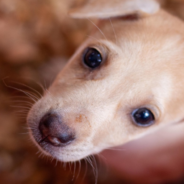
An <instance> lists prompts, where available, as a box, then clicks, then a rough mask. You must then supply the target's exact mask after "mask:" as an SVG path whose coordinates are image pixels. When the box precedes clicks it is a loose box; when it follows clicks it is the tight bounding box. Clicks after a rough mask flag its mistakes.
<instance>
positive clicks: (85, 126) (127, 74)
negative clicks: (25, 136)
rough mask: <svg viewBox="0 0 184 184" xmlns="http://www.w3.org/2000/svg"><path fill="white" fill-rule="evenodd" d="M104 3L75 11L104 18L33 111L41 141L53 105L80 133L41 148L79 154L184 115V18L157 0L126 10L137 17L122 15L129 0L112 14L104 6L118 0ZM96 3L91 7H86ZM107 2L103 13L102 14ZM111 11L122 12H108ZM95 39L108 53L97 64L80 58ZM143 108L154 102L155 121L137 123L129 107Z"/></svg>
mask: <svg viewBox="0 0 184 184" xmlns="http://www.w3.org/2000/svg"><path fill="white" fill-rule="evenodd" d="M100 2H101V1H99V0H98V1H95V3H94V4H92V5H90V4H87V5H86V6H87V7H88V8H87V9H86V6H85V8H84V9H83V7H82V8H81V9H80V8H79V9H76V10H75V12H74V11H73V16H74V15H75V16H76V17H80V18H83V17H84V18H89V17H100V18H103V20H100V22H99V24H98V26H99V27H98V28H96V31H94V32H93V33H92V35H91V36H90V37H89V38H88V39H87V40H86V41H85V42H84V43H83V44H82V45H81V46H80V47H79V49H78V50H77V51H76V53H75V54H74V56H73V57H72V58H71V60H70V61H69V62H68V64H67V65H66V67H65V68H64V69H63V70H62V71H61V72H60V73H59V75H58V76H57V78H56V79H55V81H54V83H53V84H52V85H51V87H50V88H49V90H48V92H47V93H46V94H45V95H44V97H43V98H41V99H40V100H39V101H38V102H37V103H36V104H35V105H34V106H33V107H32V109H31V111H30V112H29V115H28V125H29V126H30V127H31V128H32V129H33V130H32V135H33V137H34V139H36V141H38V140H40V139H41V135H40V133H39V130H38V124H39V122H40V119H41V118H42V117H43V116H44V115H45V114H46V113H47V112H48V111H54V112H57V113H58V114H60V116H61V117H62V119H63V122H64V123H65V124H66V125H68V126H69V127H70V128H72V129H73V130H75V132H76V137H77V138H76V140H75V141H74V142H72V143H71V144H69V145H68V146H66V147H62V148H60V147H49V146H48V145H47V146H45V147H44V148H43V149H44V150H45V152H46V154H49V155H52V156H53V157H55V158H57V159H59V160H62V161H75V160H79V159H81V158H84V157H86V156H88V155H90V154H94V153H98V152H100V151H102V150H103V149H105V148H108V147H111V146H118V145H121V144H124V143H125V142H127V141H130V140H133V139H136V138H138V137H140V136H142V135H144V134H148V133H149V132H151V131H153V130H156V129H158V128H159V127H162V126H166V125H168V124H170V123H175V122H179V121H181V120H182V119H183V118H184V113H183V108H184V95H183V94H184V85H183V84H184V72H183V69H184V52H183V51H184V34H183V33H184V24H183V22H182V21H181V20H180V19H179V18H177V17H174V16H173V15H171V14H169V13H168V12H166V11H165V10H163V9H159V8H158V7H159V4H158V2H157V1H146V2H147V6H146V9H144V8H145V7H144V8H143V6H142V5H143V4H142V3H143V2H145V1H141V0H140V1H135V5H136V6H132V5H133V4H132V5H131V6H130V7H129V9H128V15H130V14H131V15H135V17H136V18H131V19H129V17H124V18H122V17H120V16H122V15H123V16H125V15H127V12H126V11H125V10H126V5H127V2H128V1H121V6H124V5H125V10H124V9H123V12H121V11H120V10H119V11H118V14H113V15H112V14H111V13H110V14H108V11H106V10H108V8H109V7H112V5H113V7H112V8H118V6H119V3H120V1H117V3H113V4H112V3H110V2H114V1H110V0H109V1H106V2H107V3H106V6H105V7H106V8H107V9H103V7H101V8H100V9H99V7H98V6H100ZM131 2H132V3H133V2H134V1H131ZM103 3H104V2H103ZM108 5H109V6H108ZM153 5H154V6H153ZM91 6H92V10H91V11H92V13H91V14H90V13H89V14H87V13H86V12H87V11H90V8H89V7H91ZM148 7H149V8H148ZM150 7H151V8H153V9H151V11H150ZM101 9H102V12H103V15H102V14H98V13H99V10H101ZM143 9H144V12H147V16H145V13H142V12H143V11H142V10H143ZM83 10H85V11H83ZM94 10H96V12H95V11H94ZM103 10H104V11H103ZM157 10H158V11H157ZM124 11H125V12H124ZM112 12H113V11H112ZM94 15H96V16H94ZM111 16H112V17H116V16H118V17H117V18H112V19H109V17H111ZM92 23H93V22H92ZM96 27H97V26H96ZM89 46H93V47H95V48H97V49H98V50H99V51H100V52H101V53H102V54H103V56H104V57H106V58H107V59H106V61H105V62H104V63H103V64H102V65H101V66H100V68H98V69H95V70H93V71H90V70H89V69H87V68H86V67H85V66H84V65H83V64H82V55H83V52H84V50H85V48H87V47H89ZM139 107H149V108H150V109H152V111H153V113H154V114H155V117H156V121H155V123H154V124H153V125H152V126H149V127H138V126H136V125H135V124H134V123H133V122H132V120H131V112H132V110H134V109H135V108H139ZM39 148H40V147H39Z"/></svg>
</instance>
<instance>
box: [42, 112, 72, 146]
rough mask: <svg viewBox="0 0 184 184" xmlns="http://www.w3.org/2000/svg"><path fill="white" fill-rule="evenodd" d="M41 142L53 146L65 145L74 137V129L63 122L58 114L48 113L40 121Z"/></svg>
mask: <svg viewBox="0 0 184 184" xmlns="http://www.w3.org/2000/svg"><path fill="white" fill-rule="evenodd" d="M39 130H40V133H41V135H42V140H41V142H47V143H49V144H51V145H53V146H66V145H68V144H69V143H71V142H72V141H73V140H74V139H75V134H74V131H73V130H72V129H71V128H69V127H68V126H67V125H66V124H64V123H63V122H62V120H61V118H60V116H59V115H58V114H55V113H48V114H46V115H45V116H44V117H43V118H42V119H41V121H40V124H39Z"/></svg>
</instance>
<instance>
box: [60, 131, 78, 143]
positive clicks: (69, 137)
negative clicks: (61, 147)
mask: <svg viewBox="0 0 184 184" xmlns="http://www.w3.org/2000/svg"><path fill="white" fill-rule="evenodd" d="M58 139H59V141H60V142H61V143H62V144H68V143H70V142H71V141H73V140H74V139H75V137H74V135H73V134H72V133H62V134H60V135H59V137H58Z"/></svg>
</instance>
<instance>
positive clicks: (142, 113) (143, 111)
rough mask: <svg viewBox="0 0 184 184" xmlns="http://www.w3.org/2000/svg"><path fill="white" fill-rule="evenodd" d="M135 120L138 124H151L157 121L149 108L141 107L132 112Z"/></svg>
mask: <svg viewBox="0 0 184 184" xmlns="http://www.w3.org/2000/svg"><path fill="white" fill-rule="evenodd" d="M132 119H133V122H134V123H135V124H136V125H138V126H150V125H152V124H153V123H154V122H155V117H154V115H153V113H152V112H151V111H150V110H149V109H147V108H139V109H136V110H134V111H133V112H132Z"/></svg>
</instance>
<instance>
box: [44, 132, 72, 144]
mask: <svg viewBox="0 0 184 184" xmlns="http://www.w3.org/2000/svg"><path fill="white" fill-rule="evenodd" d="M74 139H75V137H74V136H73V135H72V134H71V135H69V134H66V133H64V134H60V135H58V136H54V137H53V136H51V135H48V136H47V137H46V139H45V141H46V142H48V143H50V144H52V145H54V146H65V145H67V144H69V143H70V142H72V141H73V140H74Z"/></svg>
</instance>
